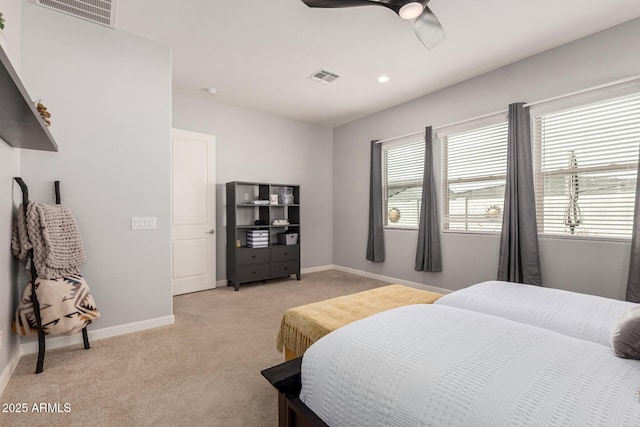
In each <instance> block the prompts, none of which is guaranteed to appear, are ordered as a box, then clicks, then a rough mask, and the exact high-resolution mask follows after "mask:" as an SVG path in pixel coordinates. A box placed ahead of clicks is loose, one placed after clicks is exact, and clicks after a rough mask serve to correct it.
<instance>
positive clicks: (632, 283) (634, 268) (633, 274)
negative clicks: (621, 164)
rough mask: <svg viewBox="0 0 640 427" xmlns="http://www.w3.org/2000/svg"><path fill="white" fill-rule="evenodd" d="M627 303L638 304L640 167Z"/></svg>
mask: <svg viewBox="0 0 640 427" xmlns="http://www.w3.org/2000/svg"><path fill="white" fill-rule="evenodd" d="M627 301H631V302H640V167H639V168H638V181H637V183H636V207H635V211H634V214H633V237H632V238H631V258H630V259H629V277H628V279H627Z"/></svg>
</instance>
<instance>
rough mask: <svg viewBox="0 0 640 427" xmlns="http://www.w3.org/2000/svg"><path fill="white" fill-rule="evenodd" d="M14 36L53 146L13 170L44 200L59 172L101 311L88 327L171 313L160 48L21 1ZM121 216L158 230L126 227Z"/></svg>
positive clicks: (166, 113) (165, 90) (163, 53)
mask: <svg viewBox="0 0 640 427" xmlns="http://www.w3.org/2000/svg"><path fill="white" fill-rule="evenodd" d="M22 43H23V50H22V70H23V76H24V81H25V84H26V86H27V87H28V88H29V93H30V94H31V96H32V98H33V99H39V98H41V99H42V102H43V103H44V104H45V105H46V106H47V107H48V109H49V111H50V112H51V114H52V117H51V121H52V126H51V128H50V129H51V133H52V134H53V136H54V138H55V139H56V141H57V143H58V146H59V148H60V149H59V152H58V153H46V152H37V151H24V152H23V153H22V176H23V177H24V179H25V181H26V182H27V184H28V185H29V187H30V193H31V195H32V199H33V200H38V201H41V202H45V203H47V202H48V203H52V202H53V201H54V198H53V181H54V180H57V179H59V180H60V181H61V195H62V203H63V204H64V205H66V206H68V207H69V208H70V209H71V210H72V212H73V213H74V215H75V217H76V220H77V222H78V225H79V227H80V232H81V234H82V238H83V242H84V245H85V250H86V253H87V263H86V264H85V266H84V267H83V268H82V273H83V275H84V276H85V277H86V279H87V283H88V284H89V286H90V287H91V291H92V293H93V295H94V297H95V300H96V304H97V306H98V309H99V310H100V312H101V315H102V316H101V318H100V319H98V321H97V322H96V323H95V324H94V325H92V326H91V327H90V333H91V330H96V329H101V328H106V327H112V326H119V325H123V324H128V323H131V322H138V321H147V320H150V319H158V318H166V317H168V316H171V315H172V299H171V283H170V242H169V231H170V229H169V219H170V204H169V184H170V181H169V165H170V159H169V153H170V135H171V133H170V131H171V128H170V123H171V71H170V70H171V66H170V61H171V52H170V49H169V48H168V47H167V46H163V45H160V44H158V43H156V42H152V41H149V40H146V39H142V38H140V37H137V36H134V35H131V34H128V33H125V32H122V31H118V30H113V29H109V28H106V27H103V26H100V25H96V24H92V23H89V22H86V21H83V20H81V19H77V18H74V17H70V16H67V15H64V14H61V13H57V12H54V11H50V10H47V9H44V8H41V7H38V6H35V5H33V4H31V3H26V2H25V4H24V8H23V38H22ZM132 216H155V217H157V224H158V228H157V229H156V230H148V231H136V232H133V231H131V230H130V221H131V217H132Z"/></svg>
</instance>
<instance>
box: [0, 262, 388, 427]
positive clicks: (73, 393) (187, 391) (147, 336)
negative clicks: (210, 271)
mask: <svg viewBox="0 0 640 427" xmlns="http://www.w3.org/2000/svg"><path fill="white" fill-rule="evenodd" d="M386 284H387V283H385V282H381V281H378V280H373V279H367V278H363V277H360V276H355V275H351V274H347V273H343V272H338V271H335V270H329V271H323V272H318V273H311V274H305V275H303V276H302V280H301V281H296V280H295V279H289V280H278V281H269V282H267V283H265V284H262V283H258V284H247V285H242V286H241V287H240V291H239V292H234V291H233V288H221V289H214V290H212V291H205V292H198V293H194V294H189V295H183V296H179V297H175V298H174V300H173V301H174V315H175V319H176V323H175V324H174V325H171V326H167V327H162V328H157V329H152V330H148V331H143V332H138V333H134V334H129V335H123V336H119V337H114V338H108V339H104V340H101V341H95V342H92V343H91V349H90V350H84V349H82V345H81V344H78V345H77V346H72V347H67V348H64V349H58V350H50V351H47V355H46V358H45V370H44V372H43V373H42V374H39V375H35V374H34V369H35V359H36V355H35V354H34V355H28V356H24V357H23V358H22V359H21V360H20V364H19V365H18V368H17V369H16V371H15V373H14V375H13V377H12V378H11V381H10V382H9V385H8V386H7V388H6V390H5V392H4V393H3V394H2V396H1V399H0V402H2V403H7V404H9V403H26V404H27V406H28V408H29V412H28V413H19V414H15V413H14V414H7V413H1V412H0V426H23V425H24V426H26V425H29V426H42V425H47V426H79V425H97V426H225V427H227V426H243V427H253V426H256V427H260V426H276V425H277V396H276V391H275V389H273V388H272V387H271V385H270V384H269V383H268V382H267V381H266V380H265V379H264V378H263V377H262V375H260V371H261V370H262V369H265V368H268V367H270V366H272V365H275V364H277V363H280V362H282V361H283V360H284V359H283V357H284V356H283V355H282V354H281V353H278V352H277V351H276V336H277V334H278V330H279V328H280V320H281V318H282V314H283V313H284V311H285V310H287V309H289V308H291V307H296V306H299V305H303V304H309V303H311V302H315V301H321V300H324V299H327V298H333V297H336V296H340V295H347V294H351V293H355V292H361V291H364V290H368V289H372V288H375V287H379V286H384V285H386ZM103 315H104V313H103ZM95 326H96V327H99V324H96V325H95ZM89 328H90V329H91V326H90V327H89ZM81 341H82V339H81V337H80V336H78V342H81ZM34 403H50V404H55V403H58V404H59V407H60V410H61V411H64V409H65V408H64V404H65V403H67V404H69V405H70V408H71V411H70V412H68V413H64V412H63V413H33V412H31V409H32V407H33V404H34Z"/></svg>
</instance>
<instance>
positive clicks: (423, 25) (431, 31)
mask: <svg viewBox="0 0 640 427" xmlns="http://www.w3.org/2000/svg"><path fill="white" fill-rule="evenodd" d="M413 31H415V33H416V35H417V36H418V39H419V40H420V41H421V42H422V44H423V45H425V47H426V48H427V49H429V50H431V49H433V48H434V47H436V46H438V45H439V44H440V43H441V42H442V41H443V40H444V39H445V35H444V29H443V28H442V25H441V24H440V21H438V18H436V15H434V14H433V12H432V11H431V9H429V8H428V7H427V6H425V7H424V10H423V11H422V14H421V15H420V16H418V17H417V18H416V21H415V22H414V23H413Z"/></svg>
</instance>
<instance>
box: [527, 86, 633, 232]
mask: <svg viewBox="0 0 640 427" xmlns="http://www.w3.org/2000/svg"><path fill="white" fill-rule="evenodd" d="M534 142H535V146H534V151H535V153H534V154H535V160H534V162H535V171H536V172H535V181H536V182H535V184H536V209H537V221H538V231H539V232H540V233H544V234H552V235H566V236H580V237H609V238H610V237H613V238H630V237H631V231H632V227H633V211H634V204H635V193H636V178H637V169H638V149H639V148H640V94H635V95H632V96H625V97H620V98H616V99H610V100H607V101H604V102H603V101H601V102H597V103H593V104H589V105H586V106H581V107H579V108H572V109H568V110H564V111H560V112H554V113H547V114H541V115H537V116H535V137H534Z"/></svg>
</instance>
